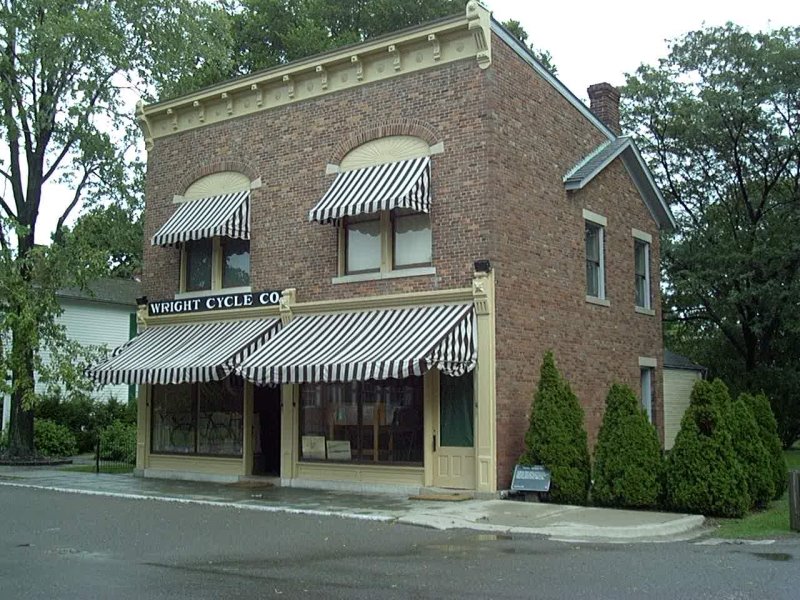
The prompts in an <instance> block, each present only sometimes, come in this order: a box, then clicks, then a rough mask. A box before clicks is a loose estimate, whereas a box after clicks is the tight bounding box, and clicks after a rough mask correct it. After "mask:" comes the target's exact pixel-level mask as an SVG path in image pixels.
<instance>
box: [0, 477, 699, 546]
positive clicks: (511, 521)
mask: <svg viewBox="0 0 800 600" xmlns="http://www.w3.org/2000/svg"><path fill="white" fill-rule="evenodd" d="M0 486H12V487H25V488H37V489H46V490H54V491H60V492H67V493H78V494H91V495H101V496H108V497H119V498H130V499H139V500H150V501H153V500H159V501H167V502H183V503H193V504H205V505H210V506H218V507H226V508H234V509H239V510H255V511H259V510H260V511H268V512H285V513H295V514H309V515H325V516H339V517H344V518H351V519H363V520H372V521H384V522H396V523H402V524H407V525H418V526H424V527H432V528H435V529H471V530H475V531H482V532H487V533H495V534H535V535H544V536H548V537H550V538H552V539H557V540H568V541H589V542H618V543H619V542H624V543H632V542H665V541H677V540H685V539H691V538H693V537H697V536H699V535H701V534H702V533H703V532H704V531H703V528H702V527H703V523H704V519H703V517H702V516H699V515H681V514H672V513H661V512H645V511H629V510H611V509H604V508H587V507H579V506H564V505H558V504H539V503H535V502H516V501H511V500H462V501H459V502H440V501H433V500H412V499H410V498H408V497H407V496H392V495H383V494H381V495H377V494H356V493H349V492H335V491H321V490H310V489H297V488H282V487H276V486H271V485H269V484H268V483H266V482H260V481H257V480H254V481H245V482H240V483H237V484H229V485H225V484H218V483H198V482H188V481H165V480H160V479H142V478H138V477H133V476H132V475H103V474H101V475H95V474H93V473H77V472H71V471H65V470H57V469H49V470H43V469H40V468H25V467H3V466H0Z"/></svg>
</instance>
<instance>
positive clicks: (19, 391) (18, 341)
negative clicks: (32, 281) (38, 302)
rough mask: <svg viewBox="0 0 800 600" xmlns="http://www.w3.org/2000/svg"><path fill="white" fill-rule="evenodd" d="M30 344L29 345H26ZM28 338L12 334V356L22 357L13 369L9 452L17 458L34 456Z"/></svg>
mask: <svg viewBox="0 0 800 600" xmlns="http://www.w3.org/2000/svg"><path fill="white" fill-rule="evenodd" d="M26 346H28V347H26ZM29 346H30V342H28V340H25V339H22V338H20V337H19V336H18V335H16V334H12V341H11V347H12V351H11V352H12V356H14V357H17V358H18V359H22V360H21V363H16V361H15V363H16V364H15V368H14V369H13V371H12V378H13V379H12V381H13V392H12V394H11V422H10V423H9V432H10V437H9V440H8V442H9V444H8V453H9V455H10V456H12V457H15V458H27V457H30V456H33V452H34V447H33V406H32V405H30V402H25V396H26V395H29V392H32V391H33V350H32V349H31V348H30V347H29Z"/></svg>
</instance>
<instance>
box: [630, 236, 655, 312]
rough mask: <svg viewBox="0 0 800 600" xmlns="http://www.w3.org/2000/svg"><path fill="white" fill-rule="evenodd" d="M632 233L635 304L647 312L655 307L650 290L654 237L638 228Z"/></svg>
mask: <svg viewBox="0 0 800 600" xmlns="http://www.w3.org/2000/svg"><path fill="white" fill-rule="evenodd" d="M632 234H633V289H634V306H635V307H636V308H637V309H639V310H640V311H641V312H645V311H650V310H651V309H652V308H653V306H652V296H651V292H650V289H651V285H650V244H651V243H652V241H653V238H652V236H651V235H650V234H649V233H645V232H644V231H639V230H638V229H634V230H632Z"/></svg>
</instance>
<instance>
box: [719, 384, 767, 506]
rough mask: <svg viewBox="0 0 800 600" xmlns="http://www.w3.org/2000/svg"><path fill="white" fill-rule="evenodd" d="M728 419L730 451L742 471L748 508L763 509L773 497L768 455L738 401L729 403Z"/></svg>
mask: <svg viewBox="0 0 800 600" xmlns="http://www.w3.org/2000/svg"><path fill="white" fill-rule="evenodd" d="M728 418H729V419H730V424H729V426H730V430H731V439H732V440H733V449H734V451H735V452H736V455H737V456H738V457H739V462H741V463H742V467H743V468H744V470H745V481H747V491H748V494H749V495H750V503H751V506H750V507H751V508H754V507H764V506H766V504H767V503H768V502H769V501H770V500H772V497H773V496H774V495H775V484H774V483H773V480H772V468H771V467H772V465H771V462H770V456H769V453H768V452H767V449H766V448H764V444H763V443H762V441H761V435H760V432H759V427H758V425H757V424H756V420H755V418H754V417H753V413H752V412H750V408H749V407H748V406H747V405H746V404H745V403H744V401H743V400H742V399H737V400H736V401H735V402H733V403H731V406H730V411H729V413H728Z"/></svg>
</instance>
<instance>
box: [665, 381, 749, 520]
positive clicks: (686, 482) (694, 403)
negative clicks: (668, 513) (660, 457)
mask: <svg viewBox="0 0 800 600" xmlns="http://www.w3.org/2000/svg"><path fill="white" fill-rule="evenodd" d="M730 410H731V407H730V395H729V394H728V389H727V387H726V386H725V384H724V383H722V382H721V381H720V380H715V381H714V382H713V383H712V382H708V381H698V382H697V383H696V384H695V386H694V388H693V389H692V395H691V400H690V403H689V408H687V409H686V412H685V413H684V415H683V420H682V421H681V429H680V431H679V432H678V435H677V436H676V438H675V445H674V446H673V448H672V450H671V451H670V453H669V457H668V458H667V465H666V478H665V481H666V497H667V503H668V505H669V507H670V508H672V509H674V510H680V511H687V512H692V513H700V514H704V515H707V516H718V517H741V516H742V515H744V514H745V513H746V512H747V509H748V508H749V507H750V504H751V502H750V496H749V494H748V491H747V478H746V474H745V470H744V468H743V467H742V464H741V462H740V461H739V457H738V455H737V453H736V451H735V449H734V445H733V439H732V436H731V431H730V419H729V417H728V415H727V414H726V413H727V412H728V411H730Z"/></svg>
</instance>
